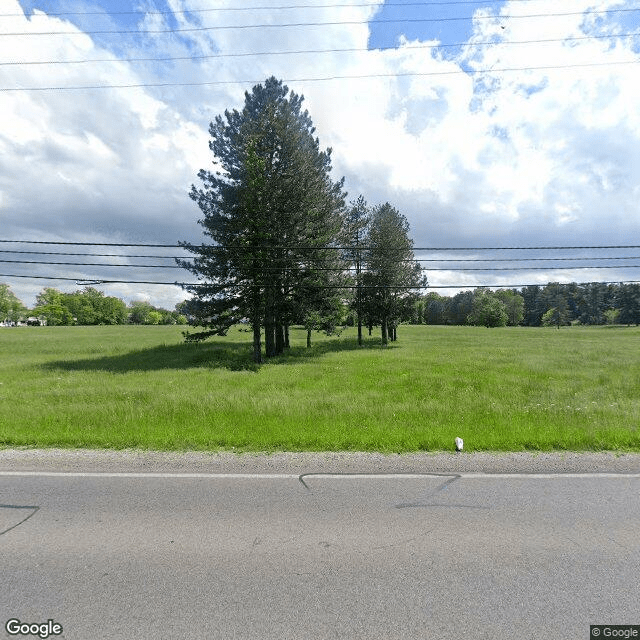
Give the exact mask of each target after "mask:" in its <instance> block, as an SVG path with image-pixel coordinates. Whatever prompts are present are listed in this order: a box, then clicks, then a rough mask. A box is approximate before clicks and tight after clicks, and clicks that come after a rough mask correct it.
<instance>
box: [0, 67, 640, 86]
mask: <svg viewBox="0 0 640 640" xmlns="http://www.w3.org/2000/svg"><path fill="white" fill-rule="evenodd" d="M638 63H640V60H620V61H616V62H585V63H577V64H565V65H545V66H535V67H503V68H498V69H493V68H492V69H469V70H463V69H457V70H455V71H427V72H406V73H397V72H396V73H368V74H367V73H365V74H354V75H336V76H326V77H315V78H284V79H283V82H326V81H330V80H363V79H370V78H404V77H433V76H451V75H482V74H485V73H491V74H497V73H509V72H514V71H551V70H567V69H579V68H589V67H591V68H593V67H614V66H620V65H629V64H638ZM260 82H263V80H213V81H209V82H149V83H143V82H141V83H135V84H109V85H104V84H102V85H83V86H71V87H9V88H5V87H3V88H0V92H4V93H9V92H26V91H87V90H100V89H139V88H162V87H205V86H222V85H235V84H240V85H242V84H247V85H248V84H259V83H260Z"/></svg>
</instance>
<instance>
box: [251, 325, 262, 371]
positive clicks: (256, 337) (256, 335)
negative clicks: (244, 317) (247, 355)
mask: <svg viewBox="0 0 640 640" xmlns="http://www.w3.org/2000/svg"><path fill="white" fill-rule="evenodd" d="M260 339H261V332H260V321H259V320H258V321H257V322H256V321H255V320H254V322H253V361H254V362H256V363H257V364H260V363H261V362H262V344H261V342H260Z"/></svg>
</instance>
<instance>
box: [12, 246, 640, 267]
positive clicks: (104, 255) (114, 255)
mask: <svg viewBox="0 0 640 640" xmlns="http://www.w3.org/2000/svg"><path fill="white" fill-rule="evenodd" d="M0 253H9V254H20V255H25V254H28V255H42V256H76V257H89V258H91V257H93V258H121V259H129V258H154V259H162V260H184V259H185V257H187V258H188V257H189V256H160V255H148V254H136V255H131V254H122V253H77V252H61V251H15V250H12V249H0ZM583 260H640V256H592V257H588V256H587V257H584V258H580V257H574V258H414V259H405V260H401V262H437V263H441V262H455V263H460V262H541V261H545V262H550V261H553V262H556V261H571V262H577V261H583ZM0 262H7V261H6V260H0ZM14 262H26V261H23V260H16V261H14ZM34 264H38V263H37V262H36V263H34ZM41 264H62V263H59V262H51V263H48V262H47V263H41ZM99 264H103V263H99ZM124 266H131V265H124Z"/></svg>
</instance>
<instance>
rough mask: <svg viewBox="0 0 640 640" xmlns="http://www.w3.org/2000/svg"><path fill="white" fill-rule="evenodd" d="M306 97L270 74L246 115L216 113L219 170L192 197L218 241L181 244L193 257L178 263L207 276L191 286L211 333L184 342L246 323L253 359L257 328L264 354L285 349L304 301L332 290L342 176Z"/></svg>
mask: <svg viewBox="0 0 640 640" xmlns="http://www.w3.org/2000/svg"><path fill="white" fill-rule="evenodd" d="M303 99H304V98H303V97H302V96H298V95H296V94H295V93H293V91H292V92H289V89H288V88H287V87H286V86H284V85H283V84H282V82H281V81H279V80H276V79H275V78H273V77H272V78H269V79H268V80H266V82H265V83H264V84H259V85H256V86H255V87H253V90H252V91H251V93H249V92H246V93H245V104H244V108H243V109H242V111H237V110H235V109H234V110H233V111H225V113H224V117H222V116H217V118H216V119H215V122H214V123H212V124H211V126H210V128H209V133H210V134H211V141H210V143H209V147H210V149H211V151H212V152H213V154H214V156H215V164H217V166H218V171H216V172H211V171H206V170H201V171H200V172H199V174H198V176H199V178H200V180H201V181H202V182H203V187H202V188H200V189H198V188H196V187H195V186H193V187H192V189H191V194H190V195H191V198H192V199H193V200H194V201H195V202H196V203H197V204H198V206H199V207H200V209H201V211H202V213H203V214H204V217H203V219H202V220H200V224H201V225H202V226H203V227H204V233H205V235H206V236H208V237H209V238H210V239H211V240H212V241H213V243H212V244H208V245H193V244H189V243H181V244H182V246H184V247H185V248H186V249H188V250H189V251H191V252H192V253H193V254H195V258H194V259H193V261H192V262H187V261H178V262H179V264H180V265H181V266H183V267H185V268H187V269H189V270H190V271H192V272H193V273H194V274H196V275H197V276H198V277H199V279H200V280H201V281H202V283H201V284H199V285H198V286H194V287H187V289H188V290H189V291H191V292H192V293H193V294H194V297H193V299H192V300H191V301H190V303H189V314H190V316H191V317H192V319H193V322H194V323H195V324H197V325H199V326H202V327H205V330H204V331H201V332H199V333H196V334H192V335H190V336H188V339H196V340H199V339H203V338H206V337H207V336H209V335H213V334H217V335H225V334H226V332H227V331H228V329H229V327H230V326H231V325H233V324H235V323H237V322H239V321H240V320H243V319H249V321H250V323H251V325H252V328H253V345H254V352H253V353H254V360H255V361H256V362H260V360H261V343H260V336H261V328H262V327H264V330H265V351H266V355H267V356H268V357H270V356H273V355H276V354H278V353H281V352H282V351H283V349H284V348H285V346H286V344H287V328H288V325H289V323H290V322H291V321H292V319H293V318H294V317H295V315H296V314H297V310H298V307H299V306H300V305H301V304H302V303H303V302H304V303H308V302H309V299H308V297H309V292H310V291H314V295H315V292H317V291H318V290H324V291H330V289H329V288H328V287H333V286H335V285H334V284H332V283H334V282H335V280H336V275H337V273H338V271H333V270H332V268H333V267H334V266H336V265H338V264H340V259H339V252H338V250H337V240H338V239H339V238H340V234H341V231H342V223H343V217H342V214H343V209H344V194H343V192H342V185H343V180H340V181H338V182H333V181H332V180H331V178H330V175H329V174H330V171H331V150H330V149H328V150H326V151H321V150H320V145H319V141H318V138H316V137H314V135H313V134H314V132H315V129H314V128H313V124H312V121H311V118H310V117H309V114H308V112H307V111H302V102H303ZM332 247H336V248H332Z"/></svg>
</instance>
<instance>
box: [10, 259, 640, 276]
mask: <svg viewBox="0 0 640 640" xmlns="http://www.w3.org/2000/svg"><path fill="white" fill-rule="evenodd" d="M585 259H588V258H585ZM550 260H554V259H553V258H550ZM402 262H409V261H408V260H403V261H402ZM411 262H413V261H411ZM0 263H4V264H29V265H34V264H37V265H44V264H46V265H59V266H75V267H119V268H128V269H182V268H184V267H182V266H180V265H167V264H122V263H118V264H109V263H102V262H48V261H34V260H0ZM189 266H195V265H193V264H190V265H189ZM295 266H296V267H298V268H300V269H304V265H295ZM578 269H584V270H588V269H640V264H623V265H619V264H617V265H573V266H569V267H558V266H548V267H457V268H455V267H421V270H422V271H455V272H458V273H466V272H470V271H491V272H495V271H576V270H578ZM284 270H285V271H286V270H287V269H286V268H285V269H284ZM309 270H311V271H333V272H338V273H340V272H344V271H356V268H355V267H346V268H345V267H316V266H313V267H309ZM282 271H283V269H282V268H279V267H269V266H267V267H263V268H260V272H261V273H281V272H282ZM367 271H368V270H367V269H366V268H363V269H362V273H367Z"/></svg>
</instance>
